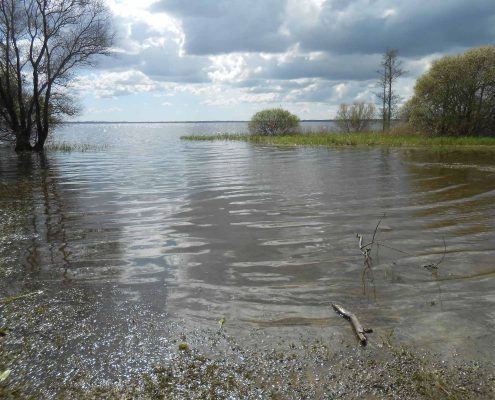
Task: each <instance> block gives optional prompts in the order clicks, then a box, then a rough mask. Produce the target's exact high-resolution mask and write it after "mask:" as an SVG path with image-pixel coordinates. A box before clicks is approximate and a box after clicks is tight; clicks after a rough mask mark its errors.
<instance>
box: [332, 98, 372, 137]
mask: <svg viewBox="0 0 495 400" xmlns="http://www.w3.org/2000/svg"><path fill="white" fill-rule="evenodd" d="M374 115H375V105H374V104H372V103H368V104H366V103H364V102H354V103H353V104H345V103H344V104H341V105H340V106H339V110H338V111H337V115H336V120H337V125H338V126H339V128H340V130H341V131H343V132H347V133H350V132H363V131H366V130H369V128H370V122H371V120H372V118H373V116H374Z"/></svg>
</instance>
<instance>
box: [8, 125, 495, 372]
mask: <svg viewBox="0 0 495 400" xmlns="http://www.w3.org/2000/svg"><path fill="white" fill-rule="evenodd" d="M244 130H245V124H239V123H233V124H87V125H86V124H85V125H67V126H64V127H62V128H60V129H59V131H58V132H57V135H58V139H59V140H65V141H68V142H72V143H98V144H105V145H108V148H107V149H106V150H104V151H95V152H85V153H78V152H73V153H48V154H46V156H45V157H38V156H36V155H33V156H31V155H28V156H23V157H19V156H17V155H15V154H13V152H12V151H10V150H9V149H7V148H0V222H1V226H2V231H1V233H0V245H1V247H0V265H2V268H3V270H4V272H3V276H2V280H3V282H2V284H1V285H0V286H1V287H0V290H1V292H0V293H1V297H6V296H8V295H12V294H18V293H27V292H31V291H33V290H36V289H42V290H44V291H45V292H44V296H45V297H44V298H45V299H48V300H49V299H56V300H54V301H56V302H57V304H58V306H59V307H60V309H61V310H65V308H64V307H69V308H70V310H71V313H67V314H66V315H67V316H68V317H67V318H68V319H67V320H66V321H65V322H64V324H65V325H67V326H65V325H64V326H65V328H64V329H67V330H68V331H70V332H71V335H75V336H77V337H74V338H73V339H72V342H71V343H68V344H67V345H66V346H65V347H63V348H62V351H61V350H60V349H59V350H58V351H55V350H53V349H48V350H46V351H45V352H44V353H43V352H41V353H40V354H39V355H38V356H37V357H38V358H39V362H41V363H48V362H50V363H51V365H52V368H53V369H54V370H56V369H57V368H62V366H64V365H65V364H64V363H68V364H70V363H71V362H74V361H73V359H72V358H71V357H76V356H77V357H79V358H83V359H85V360H86V361H85V362H86V364H85V365H86V367H87V368H95V369H98V368H103V367H102V365H103V364H105V368H110V369H111V368H113V367H115V368H117V366H118V365H119V364H122V363H126V362H128V361H129V358H133V359H137V358H141V361H142V359H143V358H148V359H149V358H150V357H151V358H153V357H156V358H157V359H159V358H160V357H164V356H166V351H163V349H165V348H166V345H167V343H168V344H170V343H169V341H170V340H171V338H170V337H168V336H167V331H166V329H165V328H163V324H164V323H165V321H166V322H167V323H169V322H170V321H172V322H174V321H177V322H179V323H181V324H184V325H185V326H188V327H192V328H195V327H207V328H212V329H216V328H217V327H218V322H217V321H218V320H219V319H220V318H222V317H225V319H226V321H227V322H226V324H225V329H228V330H229V332H231V333H233V334H235V335H236V336H238V337H243V335H246V341H249V340H250V339H249V335H247V334H246V332H248V331H252V330H253V329H258V328H259V329H261V330H262V332H266V334H267V335H276V336H278V337H280V336H282V337H287V338H290V337H292V336H297V335H306V336H307V335H320V336H323V337H326V338H331V339H332V340H334V341H335V342H338V341H340V340H351V341H353V340H354V338H353V337H352V335H349V327H348V325H347V322H346V321H344V320H343V319H341V318H339V317H338V316H336V315H335V313H334V312H333V311H332V310H331V308H330V307H329V306H330V304H331V303H332V302H338V303H342V304H344V305H345V306H346V307H347V308H349V309H351V310H353V311H355V312H356V313H357V314H358V315H359V316H360V317H361V319H362V320H363V323H364V324H365V325H369V326H371V327H373V328H374V329H375V334H374V336H372V338H373V340H374V341H375V342H376V343H379V342H380V340H381V339H380V337H381V336H380V335H391V336H392V335H393V337H394V340H397V341H399V342H404V343H408V344H412V345H413V346H417V347H418V348H426V349H430V350H433V351H435V352H439V353H441V354H443V355H445V356H446V357H451V356H452V355H454V354H455V353H459V354H461V355H462V356H463V357H467V358H473V359H484V360H489V361H494V360H495V350H493V346H491V333H492V332H493V331H494V329H495V311H494V310H495V307H494V305H495V264H494V262H493V259H494V256H495V235H494V231H495V218H494V217H495V201H494V200H495V158H494V157H493V154H492V153H478V152H476V153H475V152H461V151H457V152H438V151H432V150H407V149H385V148H379V147H372V148H335V149H332V148H330V149H325V148H300V147H283V148H280V147H279V148H277V147H272V146H257V145H252V144H248V143H241V142H211V143H205V142H188V141H182V140H180V136H181V135H185V134H201V133H205V134H209V133H218V132H242V131H244ZM382 217H383V219H382V221H381V223H380V225H379V227H378V229H377V236H376V239H377V241H379V242H380V244H381V245H380V246H374V251H373V253H372V257H373V265H372V270H371V271H369V270H368V271H365V275H363V255H362V254H361V253H360V251H359V247H358V239H357V238H356V234H357V233H360V234H363V235H364V236H365V238H364V242H367V241H370V240H371V237H372V235H373V232H374V230H375V227H376V225H377V223H378V221H379V220H380V218H382ZM376 250H378V252H376ZM440 261H441V262H440ZM439 262H440V263H439ZM438 263H439V264H438ZM428 264H438V266H437V268H436V269H426V268H424V266H425V265H428ZM64 312H66V311H64ZM61 313H62V311H61ZM58 318H59V320H60V321H62V320H63V319H64V315H60V316H59V317H58ZM44 323H48V324H49V322H47V321H46V320H45V321H44ZM136 330H139V331H140V336H139V335H138V336H139V339H136V337H137V336H136V335H134V336H133V334H134V333H135V331H136ZM60 332H62V334H63V330H61V331H60ZM133 332H134V333H133ZM76 333H77V335H76ZM267 337H268V336H267ZM267 340H268V341H269V339H267ZM158 348H161V349H162V351H158V350H157V349H158ZM104 355H105V356H106V357H107V358H106V361H102V360H103V358H102V357H103V356H104ZM48 357H52V358H51V360H50V361H48V360H47V359H44V358H48ZM108 360H111V363H110V364H111V365H110V367H109V364H108V362H109V361H108ZM64 368H66V369H67V368H68V367H67V366H66V365H65V367H64ZM32 373H33V374H36V373H38V372H32Z"/></svg>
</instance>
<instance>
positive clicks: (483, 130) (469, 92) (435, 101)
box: [403, 46, 495, 136]
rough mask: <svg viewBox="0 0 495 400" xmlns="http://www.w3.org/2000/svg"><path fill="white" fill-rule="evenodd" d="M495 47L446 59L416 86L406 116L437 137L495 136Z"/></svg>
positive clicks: (440, 61) (435, 66)
mask: <svg viewBox="0 0 495 400" xmlns="http://www.w3.org/2000/svg"><path fill="white" fill-rule="evenodd" d="M494 110H495V47H494V46H485V47H479V48H475V49H471V50H468V51H467V52H465V53H464V54H460V55H456V56H446V57H443V58H441V59H440V60H438V61H436V62H435V63H434V64H433V66H432V67H431V69H430V70H429V71H428V72H427V73H425V74H424V75H423V76H422V77H420V78H419V79H418V81H417V82H416V86H415V88H414V96H413V97H412V98H411V99H410V100H409V101H408V102H407V103H406V104H405V105H404V107H403V115H404V116H406V118H407V119H408V121H409V123H410V124H411V125H412V126H413V127H414V128H415V129H418V130H420V131H423V132H425V133H430V134H435V135H466V136H474V135H487V134H491V135H495V112H494Z"/></svg>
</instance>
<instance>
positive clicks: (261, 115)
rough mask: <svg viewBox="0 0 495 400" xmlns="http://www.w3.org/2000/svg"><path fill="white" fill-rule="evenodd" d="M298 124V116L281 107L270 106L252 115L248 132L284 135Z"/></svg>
mask: <svg viewBox="0 0 495 400" xmlns="http://www.w3.org/2000/svg"><path fill="white" fill-rule="evenodd" d="M298 126H299V117H297V116H296V115H294V114H291V113H290V112H289V111H287V110H283V109H281V108H270V109H266V110H263V111H259V112H257V113H256V114H254V115H253V117H252V118H251V121H250V122H249V132H250V133H251V134H253V135H266V136H276V135H286V134H288V133H291V132H293V131H294V130H295V129H296V128H297V127H298Z"/></svg>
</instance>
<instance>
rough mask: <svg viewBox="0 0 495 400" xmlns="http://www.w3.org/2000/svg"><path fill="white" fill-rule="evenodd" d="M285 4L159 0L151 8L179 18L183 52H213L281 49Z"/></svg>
mask: <svg viewBox="0 0 495 400" xmlns="http://www.w3.org/2000/svg"><path fill="white" fill-rule="evenodd" d="M286 5H287V0H270V1H266V0H250V1H246V0H215V1H211V2H205V1H203V0H161V1H159V2H158V3H156V4H154V5H153V6H152V10H153V11H157V12H165V13H167V14H170V15H173V16H174V17H176V18H177V19H179V20H180V21H181V24H182V29H183V31H184V35H185V43H184V48H185V50H186V52H187V53H189V54H196V55H215V54H227V53H231V52H283V51H285V49H287V47H288V46H289V44H290V37H289V36H288V35H287V33H286V32H284V31H283V30H282V29H281V28H282V25H283V23H284V20H285V14H286V10H285V9H286Z"/></svg>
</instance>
